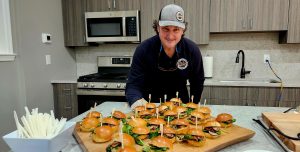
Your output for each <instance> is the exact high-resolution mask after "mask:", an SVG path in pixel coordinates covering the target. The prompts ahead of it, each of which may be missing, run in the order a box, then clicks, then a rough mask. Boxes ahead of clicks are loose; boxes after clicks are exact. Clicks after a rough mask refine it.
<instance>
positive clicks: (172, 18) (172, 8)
mask: <svg viewBox="0 0 300 152" xmlns="http://www.w3.org/2000/svg"><path fill="white" fill-rule="evenodd" d="M158 24H159V26H177V27H181V28H183V29H185V22H184V11H183V9H182V8H181V7H180V6H178V5H175V4H169V5H166V6H165V7H164V8H162V10H161V12H160V16H159V22H158Z"/></svg>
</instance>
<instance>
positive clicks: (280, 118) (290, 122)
mask: <svg viewBox="0 0 300 152" xmlns="http://www.w3.org/2000/svg"><path fill="white" fill-rule="evenodd" d="M262 118H263V120H264V122H265V123H266V124H267V125H268V126H269V127H270V126H272V127H274V128H276V129H278V130H280V131H282V132H283V133H284V134H286V135H288V136H292V137H297V134H298V133H300V114H295V113H276V112H264V113H262ZM274 133H275V134H276V135H277V136H278V137H279V139H281V141H282V142H283V143H284V144H285V145H286V146H287V147H288V148H289V149H290V150H292V151H300V141H299V140H298V141H296V140H291V139H288V138H286V137H283V136H281V135H279V134H277V133H276V132H274Z"/></svg>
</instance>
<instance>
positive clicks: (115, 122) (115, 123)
mask: <svg viewBox="0 0 300 152" xmlns="http://www.w3.org/2000/svg"><path fill="white" fill-rule="evenodd" d="M102 125H103V126H110V127H111V128H112V130H113V131H114V132H117V131H118V128H119V121H118V120H116V119H114V118H111V117H106V118H104V119H103V120H102Z"/></svg>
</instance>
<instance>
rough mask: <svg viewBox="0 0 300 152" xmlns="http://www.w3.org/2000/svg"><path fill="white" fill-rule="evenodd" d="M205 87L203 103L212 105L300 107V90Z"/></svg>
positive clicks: (202, 97)
mask: <svg viewBox="0 0 300 152" xmlns="http://www.w3.org/2000/svg"><path fill="white" fill-rule="evenodd" d="M280 93H281V91H280V88H279V87H244V86H242V87H236V86H205V87H204V89H203V93H202V96H201V103H203V101H204V99H207V104H211V105H241V106H265V107H295V106H298V105H300V88H283V91H282V93H281V96H280Z"/></svg>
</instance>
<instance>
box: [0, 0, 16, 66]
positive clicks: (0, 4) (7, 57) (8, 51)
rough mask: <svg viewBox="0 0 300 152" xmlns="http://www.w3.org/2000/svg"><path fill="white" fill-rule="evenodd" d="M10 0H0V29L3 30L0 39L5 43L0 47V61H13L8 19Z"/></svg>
mask: <svg viewBox="0 0 300 152" xmlns="http://www.w3.org/2000/svg"><path fill="white" fill-rule="evenodd" d="M9 2H10V0H0V8H1V9H0V14H2V15H0V24H1V23H3V25H0V28H1V29H0V30H3V31H4V34H1V35H0V37H1V39H0V40H3V42H2V43H3V44H6V45H5V46H4V47H3V48H0V61H14V60H15V56H16V54H14V51H13V41H12V30H11V19H10V6H9V5H10V4H9Z"/></svg>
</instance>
